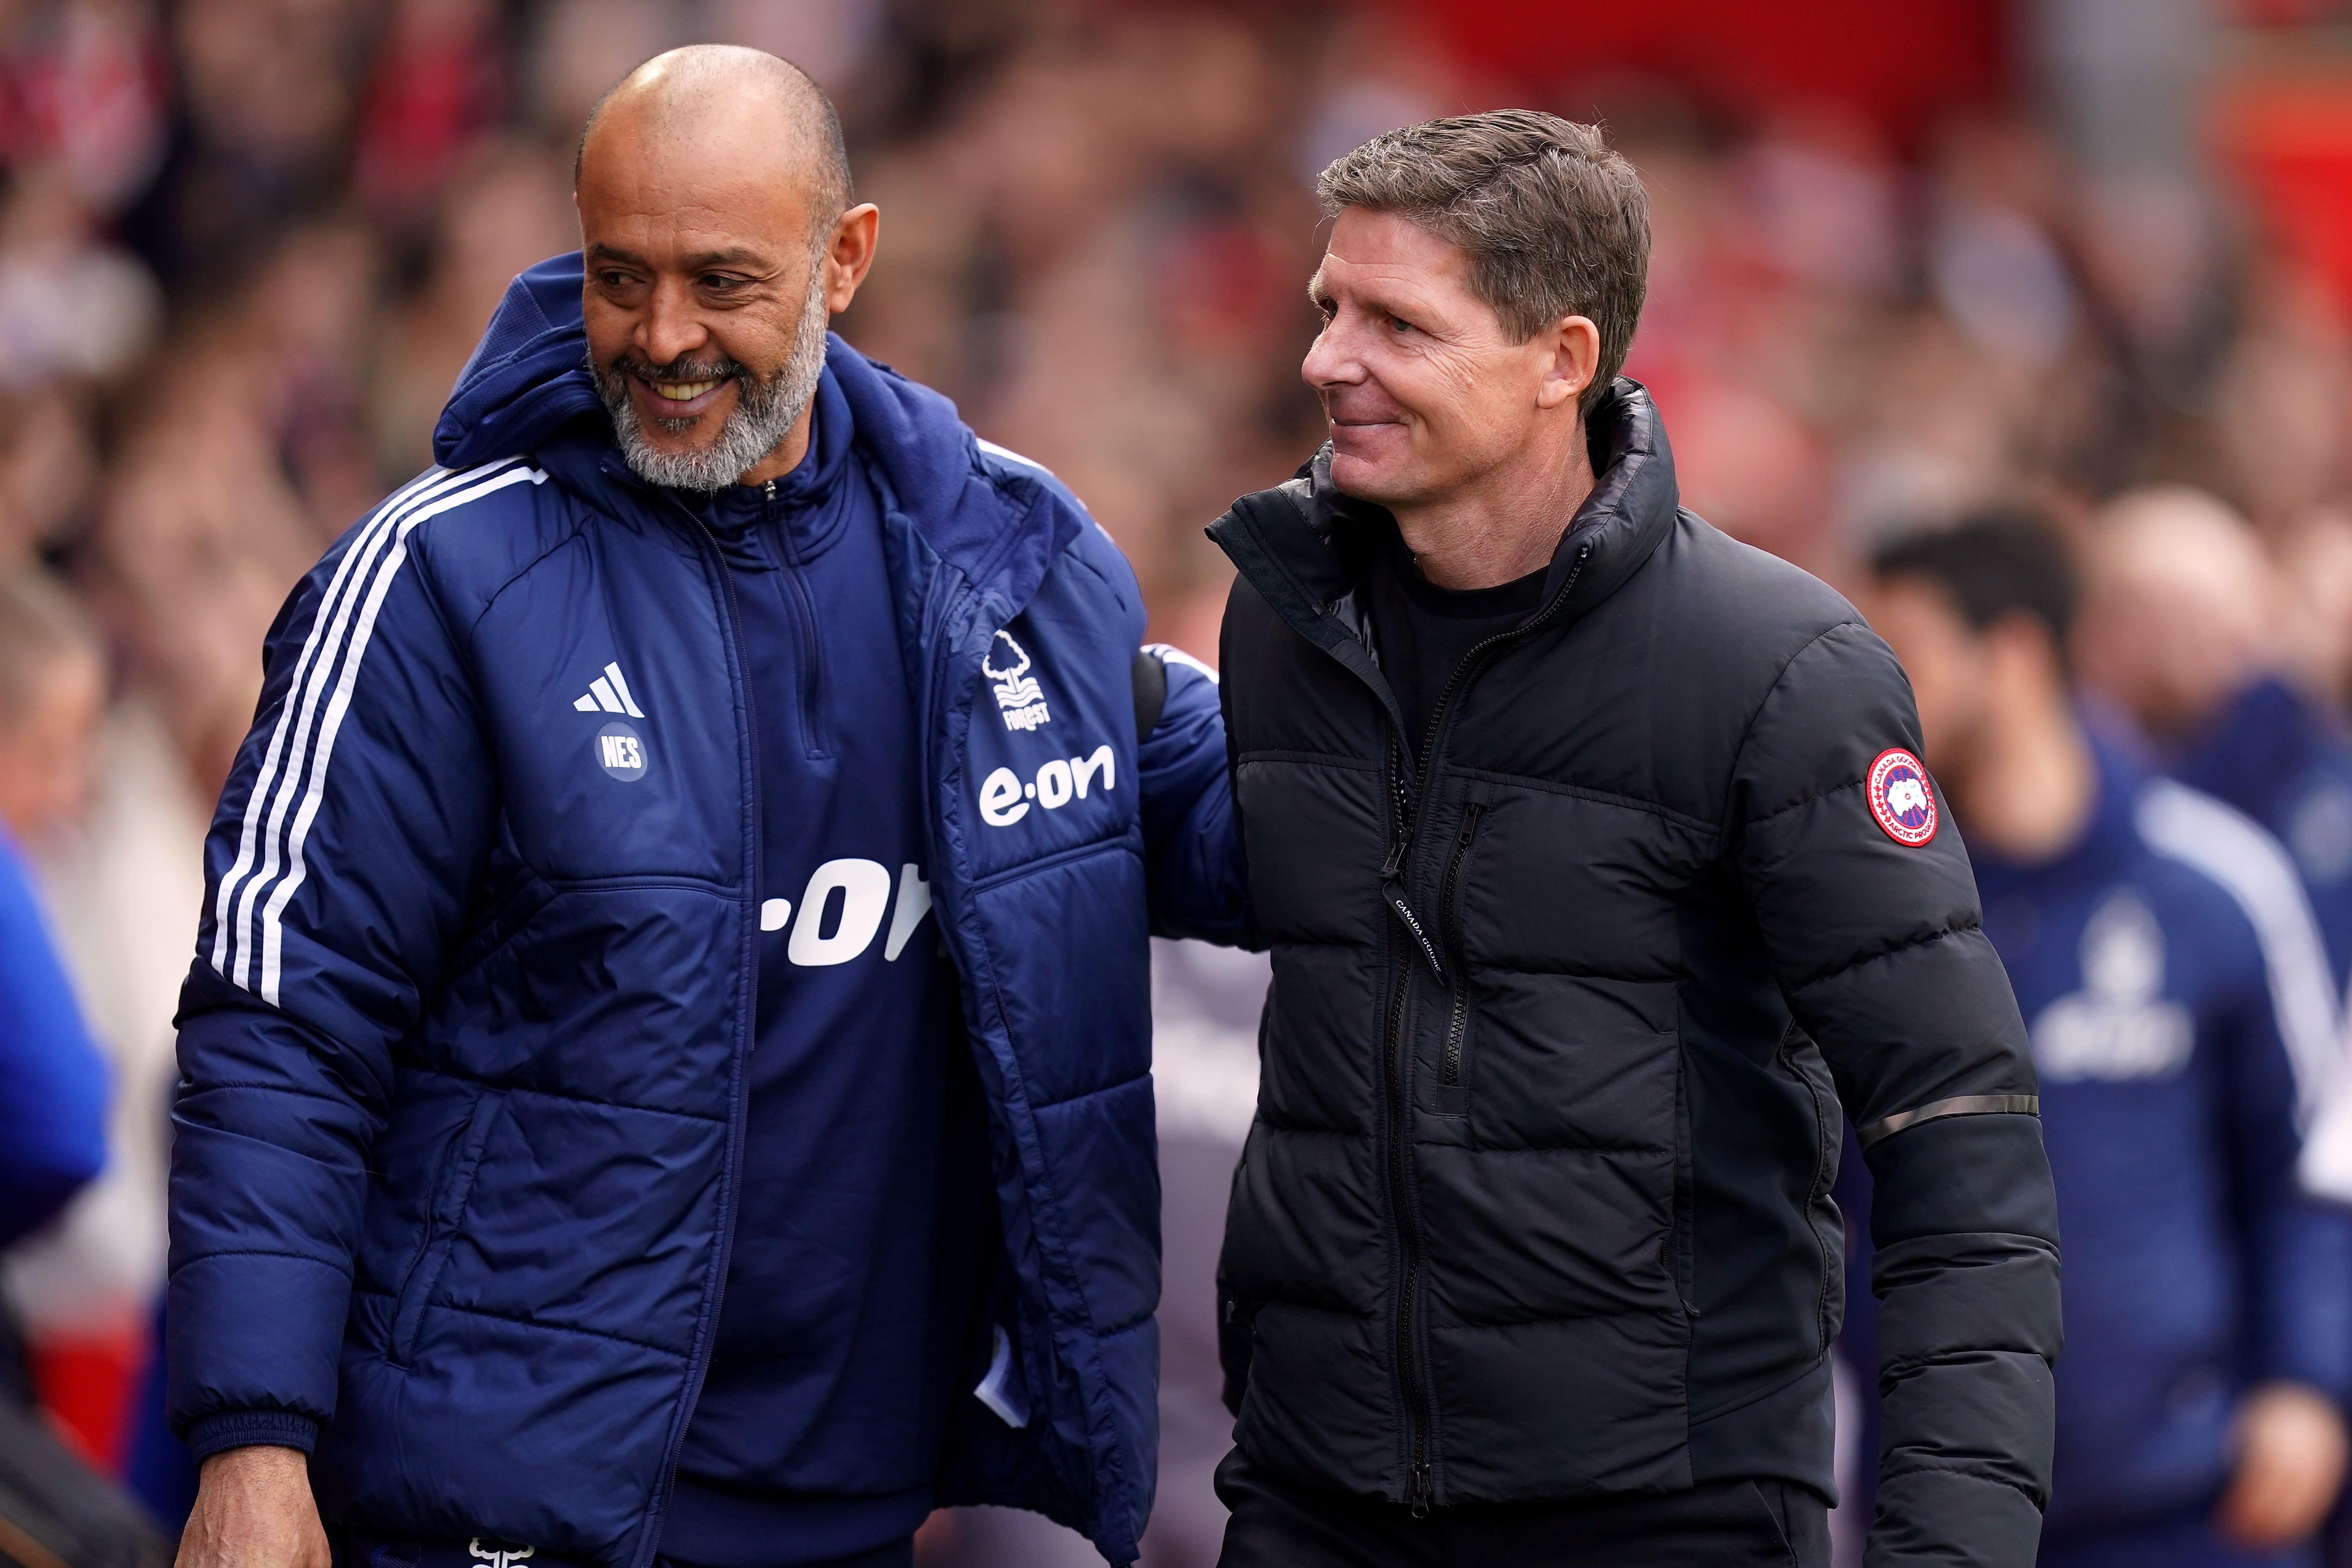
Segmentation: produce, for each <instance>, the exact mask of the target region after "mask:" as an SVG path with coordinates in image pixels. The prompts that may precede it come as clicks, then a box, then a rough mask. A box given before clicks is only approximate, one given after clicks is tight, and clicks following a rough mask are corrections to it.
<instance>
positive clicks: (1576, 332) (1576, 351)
mask: <svg viewBox="0 0 2352 1568" xmlns="http://www.w3.org/2000/svg"><path fill="white" fill-rule="evenodd" d="M1534 346H1537V347H1538V348H1539V349H1540V350H1541V351H1542V352H1543V354H1544V358H1545V364H1544V373H1543V381H1542V383H1541V384H1539V385H1538V387H1537V389H1536V406H1537V407H1538V408H1558V407H1559V406H1561V405H1563V404H1564V405H1568V406H1570V407H1571V408H1572V407H1574V406H1575V405H1576V400H1577V398H1578V397H1579V396H1580V395H1582V393H1583V391H1584V389H1585V388H1586V387H1588V386H1591V384H1592V378H1593V377H1594V376H1595V375H1596V374H1599V373H1600V370H1601V329H1600V327H1599V326H1597V325H1595V324H1594V322H1593V320H1592V318H1591V317H1590V316H1562V317H1561V318H1560V319H1559V321H1554V322H1553V323H1552V324H1551V325H1550V326H1549V327H1546V328H1544V329H1543V330H1542V331H1539V332H1538V333H1537V334H1536V344H1535V345H1534Z"/></svg>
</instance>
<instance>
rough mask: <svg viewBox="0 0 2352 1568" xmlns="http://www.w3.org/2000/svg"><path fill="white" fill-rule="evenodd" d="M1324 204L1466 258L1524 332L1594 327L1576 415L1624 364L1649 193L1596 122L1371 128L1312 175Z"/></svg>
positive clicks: (1523, 120) (1646, 251)
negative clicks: (1373, 216)
mask: <svg viewBox="0 0 2352 1568" xmlns="http://www.w3.org/2000/svg"><path fill="white" fill-rule="evenodd" d="M1315 194H1316V195H1317V196H1318V197H1320V198H1321V200H1322V203H1323V210H1324V211H1325V212H1327V213H1329V214H1332V215H1334V216H1337V215H1338V214H1339V212H1340V211H1342V210H1343V209H1345V208H1348V207H1362V208H1364V209H1365V210H1366V211H1368V212H1381V213H1394V214H1396V215H1397V216H1399V217H1402V218H1404V219H1406V220H1408V221H1409V222H1412V223H1413V224H1416V225H1418V226H1421V227H1423V228H1425V229H1427V230H1428V231H1429V232H1430V233H1432V234H1433V235H1435V236H1437V237H1438V238H1440V239H1443V240H1444V241H1446V242H1447V243H1448V244H1450V245H1455V246H1459V247H1461V248H1462V249H1464V250H1465V251H1467V252H1468V253H1469V256H1470V288H1471V291H1472V292H1473V293H1475V294H1476V295H1477V296H1478V298H1479V299H1480V300H1483V301H1484V302H1485V303H1486V305H1487V306H1488V307H1489V308H1490V309H1492V310H1494V312H1495V315H1496V319H1497V320H1499V321H1501V322H1502V324H1503V330H1504V331H1507V332H1510V333H1513V334H1515V335H1516V337H1517V340H1518V341H1519V342H1526V341H1527V340H1528V339H1529V338H1531V337H1533V336H1535V334H1536V333H1538V332H1539V331H1542V330H1543V329H1544V328H1546V327H1548V326H1549V325H1551V324H1552V323H1553V322H1554V321H1559V319H1560V318H1561V317H1562V316H1589V317H1591V320H1592V323H1593V325H1595V326H1597V327H1599V328H1600V329H1601V363H1600V364H1599V366H1598V367H1597V368H1596V371H1595V374H1594V375H1593V377H1592V384H1591V385H1590V386H1588V387H1586V388H1585V389H1584V393H1583V395H1582V397H1581V398H1580V399H1579V408H1578V412H1579V413H1580V414H1583V413H1589V412H1591V408H1592V405H1593V404H1594V403H1596V402H1597V401H1599V399H1600V397H1601V394H1602V393H1604V392H1605V391H1607V389H1608V386H1609V384H1610V383H1611V382H1612V381H1613V380H1615V379H1616V376H1617V373H1618V372H1619V371H1620V370H1622V369H1623V368H1624V365H1625V353H1626V351H1627V349H1629V348H1630V347H1631V346H1632V345H1633V328H1634V326H1635V324H1636V323H1638V322H1639V321H1641V319H1642V299H1643V295H1644V294H1646V293H1647V292H1648V290H1649V277H1650V197H1649V193H1648V192H1646V191H1644V190H1643V188H1642V179H1641V176H1640V175H1638V174H1635V173H1634V172H1633V164H1631V163H1627V162H1626V161H1625V158H1624V155H1623V154H1622V153H1618V152H1616V151H1614V150H1613V149H1612V148H1611V147H1610V145H1609V142H1608V139H1607V138H1606V137H1604V136H1603V135H1602V134H1601V129H1600V127H1598V126H1595V125H1582V124H1579V123H1578V122H1577V121H1573V120H1562V119H1561V118H1560V117H1559V116H1558V115H1556V114H1544V113H1540V112H1538V111H1537V110H1532V109H1497V110H1492V111H1490V112H1488V113H1486V114H1464V115H1456V116H1454V117H1452V118H1450V119H1445V120H1430V121H1423V122H1422V123H1421V124H1419V125H1408V126H1405V127H1403V128H1402V129H1401V130H1397V131H1391V132H1388V133H1387V134H1386V135H1382V136H1375V137H1373V138H1372V139H1371V140H1370V142H1365V143H1364V144H1363V145H1362V146H1360V147H1359V148H1357V149H1356V150H1355V151H1354V152H1352V153H1348V154H1346V155H1345V156H1344V157H1341V158H1339V159H1336V160H1334V161H1333V163H1332V164H1331V166H1330V167H1329V168H1328V169H1326V170H1324V171H1323V174H1322V175H1321V177H1320V178H1318V180H1317V181H1316V182H1315Z"/></svg>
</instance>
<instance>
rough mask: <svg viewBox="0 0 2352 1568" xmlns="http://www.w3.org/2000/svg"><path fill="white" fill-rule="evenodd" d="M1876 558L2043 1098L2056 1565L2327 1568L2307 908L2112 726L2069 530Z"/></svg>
mask: <svg viewBox="0 0 2352 1568" xmlns="http://www.w3.org/2000/svg"><path fill="white" fill-rule="evenodd" d="M1875 567H1876V572H1875V580H1874V584H1873V587H1872V592H1871V594H1870V597H1869V607H1870V611H1871V616H1872V621H1873V624H1874V626H1877V627H1878V628H1879V629H1880V631H1882V632H1883V633H1884V634H1885V636H1886V637H1887V640H1888V641H1889V642H1890V643H1891V644H1892V645H1893V646H1894V647H1895V652H1896V653H1897V655H1898V656H1900V657H1901V658H1902V659H1903V662H1904V666H1905V668H1906V669H1907V670H1908V671H1909V672H1910V674H1911V678H1912V682H1913V685H1914V687H1915V689H1916V692H1917V695H1918V700H1919V715H1920V724H1921V729H1922V733H1923V735H1924V737H1925V739H1926V742H1927V761H1928V763H1929V765H1930V766H1931V767H1933V768H1934V769H1935V771H1936V776H1937V780H1938V781H1939V785H1940V788H1941V790H1942V792H1943V795H1944V799H1945V801H1946V803H1947V804H1948V805H1949V807H1950V808H1951V811H1952V813H1953V816H1955V818H1956V819H1957V820H1958V824H1959V826H1961V827H1962V828H1963V829H1965V830H1966V832H1967V835H1968V839H1969V851H1970V857H1971V858H1972V860H1973V862H1974V865H1975V868H1976V874H1977V881H1978V885H1979V890H1980V892H1981V894H1982V896H1983V900H1984V909H1985V930H1986V932H1987V934H1988V935H1990V937H1991V938H1992V941H1993V943H1994V945H1995V947H1996V948H1997V949H1998V950H1999V951H2000V955H2001V959H2002V962H2003V963H2004V964H2005V965H2006V966H2007V967H2008V970H2009V973H2010V978H2011V984H2013V985H2014V986H2015V987H2016V990H2017V996H2018V1002H2019V1004H2020V1005H2021V1010H2022V1011H2023V1013H2024V1015H2025V1016H2026V1018H2027V1020H2028V1023H2029V1026H2030V1028H2031V1031H2032V1040H2033V1054H2034V1061H2035V1066H2036V1067H2037V1068H2038V1069H2039V1072H2040V1076H2041V1080H2042V1128H2043V1137H2044V1140H2045V1142H2047V1144H2048V1146H2049V1151H2050V1162H2051V1166H2052V1170H2053V1173H2054V1175H2055V1176H2056V1178H2057V1184H2058V1199H2059V1205H2060V1208H2061V1212H2062V1214H2063V1224H2064V1226H2065V1237H2066V1292H2065V1313H2066V1343H2067V1353H2066V1355H2065V1357H2064V1358H2063V1360H2062V1361H2061V1362H2060V1363H2059V1365H2058V1369H2057V1384H2058V1386H2057V1396H2058V1447H2057V1468H2056V1476H2055V1480H2054V1485H2053V1500H2052V1502H2051V1506H2050V1510H2049V1512H2048V1515H2047V1520H2046V1522H2045V1524H2044V1527H2043V1532H2042V1552H2041V1559H2040V1561H2041V1562H2042V1563H2043V1564H2045V1565H2051V1568H2210V1565H2221V1564H2232V1563H2236V1564H2249V1565H2251V1564H2274V1565H2281V1568H2284V1565H2285V1564H2289V1563H2305V1562H2308V1561H2309V1558H2308V1557H2307V1556H2306V1555H2305V1554H2304V1551H2303V1547H2304V1543H2305V1542H2306V1540H2307V1538H2308V1537H2309V1536H2310V1535H2311V1533H2312V1531H2314V1530H2315V1528H2316V1527H2317V1525H2318V1524H2319V1522H2320V1521H2321V1520H2322V1519H2323V1518H2324V1516H2325V1515H2326V1510H2327V1508H2328V1506H2329V1504H2330V1503H2331V1502H2332V1501H2333V1500H2334V1498H2335V1496H2336V1489H2337V1487H2338V1485H2339V1484H2340V1482H2341V1480H2342V1479H2343V1474H2344V1466H2345V1456H2346V1444H2345V1434H2344V1423H2343V1417H2342V1415H2341V1414H2340V1411H2339V1408H2338V1405H2337V1401H2339V1400H2340V1399H2341V1398H2342V1397H2343V1395H2344V1394H2345V1392H2346V1387H2347V1381H2352V1364H2347V1363H2352V1339H2347V1331H2352V1215H2347V1214H2346V1212H2345V1211H2344V1210H2342V1209H2340V1208H2338V1207H2336V1205H2333V1204H2326V1203H2321V1202H2318V1201H2315V1200H2314V1199H2313V1198H2311V1197H2309V1196H2307V1195H2306V1194H2305V1191H2304V1189H2303V1187H2302V1186H2301V1184H2299V1182H2298V1177H2297V1161H2298V1154H2299V1151H2300V1147H2301V1143H2302V1139H2301V1134H2300V1131H2299V1123H2300V1121H2301V1119H2302V1118H2303V1116H2304V1115H2305V1113H2307V1112H2308V1111H2309V1110H2311V1109H2312V1108H2313V1102H2314V1101H2315V1099H2316V1098H2317V1097H2319V1096H2320V1095H2322V1094H2324V1093H2325V1092H2326V1086H2327V1085H2328V1083H2330V1082H2331V1081H2332V1077H2333V1074H2334V1071H2335V1068H2336V1062H2337V1058H2338V1057H2339V1056H2340V1054H2341V1047H2340V1044H2339V1041H2338V1038H2337V1026H2336V1002H2335V996H2334V994H2333V993H2332V988H2331V987H2330V986H2329V984H2327V982H2326V975H2325V971H2324V964H2323V962H2322V960H2321V957H2320V954H2319V952H2318V936H2317V932H2316V931H2315V930H2314V929H2313V925H2312V920H2311V915H2310V911H2309V909H2308V907H2307V905H2306V904H2305V901H2304V900H2303V898H2302V895H2301V892H2300V889H2298V888H2297V886H2296V885H2295V883H2294V878H2293V875H2292V873H2291V871H2290V870H2289V869H2288V868H2287V866H2286V865H2285V863H2284V856H2283V855H2282V854H2281V852H2280V850H2279V847H2278V846H2277V845H2276V844H2275V843H2274V842H2273V840H2271V839H2270V838H2269V837H2268V836H2267V835H2265V834H2263V832H2262V830H2261V829H2260V828H2258V827H2257V826H2254V825H2253V824H2252V822H2250V821H2248V820H2247V819H2246V818H2244V817H2242V816H2238V815H2237V814H2236V813H2234V812H2232V811H2231V810H2230V809H2229V808H2228V807H2226V806H2224V805H2220V804H2219V803H2217V802H2215V801H2214V800H2212V799H2211V798H2210V797H2209V796H2206V795H2200V794H2199V793H2197V792H2195V791H2192V790H2189V789H2188V788H2186V787H2184V786H2182V785H2180V784H2175V783H2171V782H2169V781H2166V780H2162V779H2158V778H2155V777H2153V776H2151V775H2150V774H2149V773H2147V772H2146V771H2145V769H2144V768H2143V767H2142V766H2141V765H2140V764H2139V763H2137V762H2136V761H2135V760H2134V759H2133V757H2132V755H2131V752H2130V748H2129V746H2128V744H2127V743H2125V742H2119V741H2118V740H2116V738H2114V737H2112V736H2109V735H2106V734H2105V733H2102V732H2100V731H2096V730H2095V729H2094V727H2093V726H2092V725H2090V724H2089V723H2087V722H2086V721H2084V717H2083V716H2082V714H2081V713H2080V711H2079V710H2077V708H2076V706H2075V703H2074V699H2073V697H2072V695H2071V689H2070V681H2069V674H2068V668H2067V658H2066V653H2065V649H2066V647H2067V637H2068V635H2069V630H2070V622H2071V620H2072V618H2073V616H2074V607H2075V585H2074V569H2073V567H2072V565H2071V563H2069V562H2068V560H2067V558H2066V554H2065V552H2064V548H2063V545H2062V544H2061V543H2060V542H2059V541H2058V539H2057V538H2056V536H2055V535H2054V534H2053V533H2051V532H2050V531H2047V530H2046V529H2044V528H2042V526H2040V525H2039V524H2038V523H2036V522H2035V521H2032V520H2031V519H2029V518H2026V517H2023V516H2021V515H1996V516H1993V517H1990V518H1985V519H1981V520H1978V521H1970V522H1968V523H1965V524H1963V525H1961V526H1959V527H1958V528H1955V529H1951V530H1948V531H1942V532H1938V533H1931V534H1925V535H1917V536H1914V537H1912V538H1910V539H1907V540H1904V541H1900V542H1895V543H1893V544H1891V545H1888V546H1886V547H1885V548H1883V549H1882V550H1881V551H1880V552H1878V554H1877V556H1876V559H1875ZM1866 1302H1867V1298H1866V1297H1865V1298H1864V1299H1863V1300H1860V1301H1857V1302H1855V1303H1854V1319H1855V1321H1856V1322H1857V1323H1858V1324H1859V1325H1860V1326H1861V1328H1862V1330H1863V1331H1864V1332H1866V1331H1867V1330H1868V1326H1869V1320H1870V1317H1871V1310H1870V1309H1869V1308H1868V1306H1867V1305H1866Z"/></svg>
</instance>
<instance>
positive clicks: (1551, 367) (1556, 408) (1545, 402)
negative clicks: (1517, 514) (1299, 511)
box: [1299, 207, 1599, 508]
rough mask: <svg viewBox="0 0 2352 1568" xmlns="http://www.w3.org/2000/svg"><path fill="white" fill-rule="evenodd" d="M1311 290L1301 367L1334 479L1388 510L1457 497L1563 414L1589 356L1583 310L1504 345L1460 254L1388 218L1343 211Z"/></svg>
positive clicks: (1586, 374)
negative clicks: (1314, 399)
mask: <svg viewBox="0 0 2352 1568" xmlns="http://www.w3.org/2000/svg"><path fill="white" fill-rule="evenodd" d="M1307 292H1308V295H1309V297H1310V298H1312V299H1313V300H1314V301H1315V304H1316V308H1317V309H1318V310H1320V311H1321V312H1322V315H1323V330H1322V331H1321V332H1320V333H1319V334H1318V336H1317V337H1316V339H1315V343H1314V346H1313V347H1312V348H1310V349H1309V350H1308V351H1307V359H1306V362H1305V363H1303V364H1301V365H1300V367H1299V374H1300V375H1301V376H1303V377H1304V378H1305V380H1306V382H1307V384H1308V385H1309V386H1311V387H1313V388H1314V389H1315V392H1316V395H1318V397H1320V398H1321V399H1322V402H1323V412H1324V416H1325V417H1326V418H1327V420H1328V422H1329V428H1330V436H1331V478H1332V480H1333V482H1334V483H1335V484H1337V485H1338V486H1339V489H1341V490H1342V491H1344V492H1345V493H1347V494H1349V495H1351V496H1357V497H1360V498H1361V499H1363V500H1372V501H1378V502H1380V503H1381V504H1382V505H1385V506H1389V507H1391V508H1402V507H1418V506H1426V505H1431V504H1434V503H1440V502H1443V501H1444V500H1445V499H1447V498H1448V497H1450V496H1453V495H1456V494H1459V493H1462V492H1463V491H1465V490H1466V489H1469V488H1470V487H1472V486H1474V485H1476V484H1477V483H1479V481H1481V480H1483V479H1486V478H1488V477H1489V476H1490V475H1493V474H1495V473H1496V471H1497V470H1498V469H1502V468H1506V467H1507V466H1508V465H1509V464H1511V463H1512V461H1513V460H1514V459H1515V458H1519V457H1521V456H1522V455H1523V454H1525V453H1527V452H1528V449H1529V448H1530V447H1531V446H1533V445H1534V444H1535V443H1536V441H1537V439H1538V431H1539V430H1540V429H1541V428H1542V427H1543V426H1545V425H1546V424H1547V423H1548V421H1549V420H1550V419H1551V418H1553V417H1554V416H1562V415H1564V416H1565V417H1567V418H1568V419H1570V420H1571V421H1572V420H1573V419H1574V418H1575V417H1576V412H1575V399H1576V395H1577V394H1578V393H1580V392H1581V391H1582V390H1583V388H1584V387H1585V385H1586V384H1588V383H1590V381H1591V378H1592V373H1593V370H1594V367H1595V365H1596V363H1597V360H1598V352H1599V332H1598V330H1597V329H1595V328H1594V327H1593V325H1592V323H1591V321H1588V320H1587V319H1586V318H1584V317H1582V316H1571V317H1569V318H1566V319H1565V320H1564V321H1561V322H1560V323H1558V324H1557V325H1556V326H1553V327H1547V328H1546V329H1544V330H1542V331H1538V332H1536V333H1535V334H1534V335H1533V336H1531V337H1529V338H1528V339H1527V340H1526V341H1524V342H1513V341H1512V334H1511V333H1510V332H1509V331H1507V330H1506V329H1505V328H1504V325H1503V323H1502V321H1500V320H1499V319H1498V318H1497V317H1496V313H1495V311H1494V309H1493V308H1492V307H1491V306H1489V305H1487V304H1486V302H1485V301H1484V300H1480V299H1479V298H1478V297H1477V295H1476V294H1475V293H1474V292H1472V290H1471V287H1470V257H1469V253H1468V252H1466V251H1465V250H1463V249H1462V248H1461V247H1459V246H1455V245H1451V244H1448V243H1447V242H1446V241H1444V240H1443V239H1440V238H1439V237H1437V236H1435V235H1433V234H1432V233H1430V232H1429V231H1428V230H1427V229H1424V228H1423V227H1421V226H1418V225H1417V224H1414V223H1413V222H1412V221H1411V220H1410V219H1408V218H1404V217H1401V216H1397V215H1396V214H1394V213H1384V212H1372V211H1369V210H1367V209H1365V208H1362V207H1347V208H1344V209H1342V210H1341V212H1340V213H1339V217H1338V218H1337V219H1336V220H1335V221H1334V223H1333V225H1332V228H1331V241H1330V245H1329V247H1328V248H1327V249H1326V250H1325V252H1324V255H1323V264H1322V266H1321V267H1320V268H1318V269H1317V270H1316V274H1315V278H1314V280H1313V281H1312V282H1311V283H1310V284H1308V286H1307Z"/></svg>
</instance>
